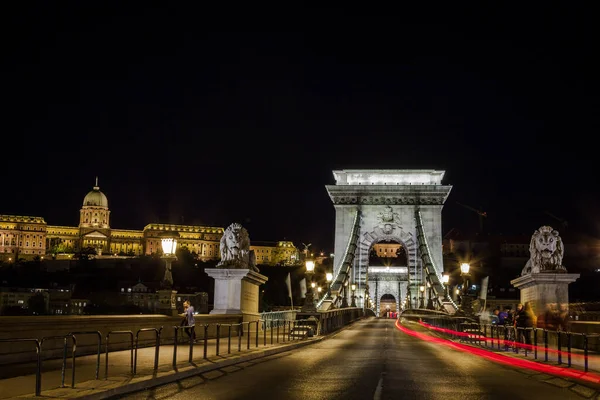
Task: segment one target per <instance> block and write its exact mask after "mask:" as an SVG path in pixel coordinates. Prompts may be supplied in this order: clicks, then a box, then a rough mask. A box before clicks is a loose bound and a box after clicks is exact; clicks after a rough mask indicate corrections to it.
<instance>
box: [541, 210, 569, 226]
mask: <svg viewBox="0 0 600 400" xmlns="http://www.w3.org/2000/svg"><path fill="white" fill-rule="evenodd" d="M544 214H547V215H548V216H550V217H552V218H554V219H555V220H557V221H558V222H560V224H561V226H562V229H563V230H567V226H568V225H569V224H568V223H567V221H566V220H564V219H562V218H558V217H557V216H556V215H554V214H552V213H551V212H549V211H544Z"/></svg>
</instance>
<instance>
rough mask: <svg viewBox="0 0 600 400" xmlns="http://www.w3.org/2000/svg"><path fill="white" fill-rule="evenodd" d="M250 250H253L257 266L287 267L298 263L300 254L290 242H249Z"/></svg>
mask: <svg viewBox="0 0 600 400" xmlns="http://www.w3.org/2000/svg"><path fill="white" fill-rule="evenodd" d="M250 250H254V256H255V257H256V263H257V264H263V265H282V266H289V265H297V264H298V263H299V262H300V252H299V251H298V249H297V248H296V246H294V243H292V242H290V241H285V240H281V241H279V242H250Z"/></svg>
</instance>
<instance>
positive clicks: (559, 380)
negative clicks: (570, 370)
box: [545, 378, 573, 388]
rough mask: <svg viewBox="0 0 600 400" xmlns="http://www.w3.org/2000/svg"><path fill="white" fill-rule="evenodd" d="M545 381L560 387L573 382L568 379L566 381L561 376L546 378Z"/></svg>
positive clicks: (570, 384)
mask: <svg viewBox="0 0 600 400" xmlns="http://www.w3.org/2000/svg"><path fill="white" fill-rule="evenodd" d="M545 382H546V383H549V384H551V385H554V386H558V387H561V388H567V387H569V386H573V382H569V381H567V380H565V379H562V378H551V379H548V380H547V381H545Z"/></svg>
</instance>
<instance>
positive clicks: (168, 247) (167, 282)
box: [157, 235, 177, 316]
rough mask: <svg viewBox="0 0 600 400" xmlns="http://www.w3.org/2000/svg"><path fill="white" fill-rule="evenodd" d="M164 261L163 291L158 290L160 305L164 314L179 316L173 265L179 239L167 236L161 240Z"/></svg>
mask: <svg viewBox="0 0 600 400" xmlns="http://www.w3.org/2000/svg"><path fill="white" fill-rule="evenodd" d="M161 245H162V251H163V255H162V257H161V258H162V259H163V260H165V275H164V277H163V280H162V282H161V285H162V287H163V288H162V289H161V290H158V291H157V292H158V296H159V304H160V308H161V309H162V311H163V313H164V314H166V315H170V316H176V315H177V305H176V303H175V295H176V294H177V291H176V290H173V273H172V263H173V261H174V260H177V256H175V252H176V250H177V238H176V237H175V236H173V235H165V236H164V237H162V238H161Z"/></svg>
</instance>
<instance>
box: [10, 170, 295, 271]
mask: <svg viewBox="0 0 600 400" xmlns="http://www.w3.org/2000/svg"><path fill="white" fill-rule="evenodd" d="M223 231H224V229H223V228H222V227H209V226H197V225H173V224H148V225H146V226H145V227H144V229H143V230H141V231H138V230H127V229H114V228H111V227H110V210H109V208H108V199H107V198H106V195H105V194H104V193H102V192H101V191H100V187H99V186H98V179H96V185H95V186H94V187H93V189H92V190H91V191H90V192H89V193H88V194H87V195H86V196H85V198H84V199H83V205H82V207H81V210H80V211H79V226H76V227H75V226H55V225H47V224H46V221H45V220H44V218H42V217H28V216H17V215H0V260H4V261H9V262H11V261H14V260H18V259H20V258H23V259H33V258H35V257H40V258H43V257H44V255H46V254H57V253H59V254H60V253H67V254H71V253H74V252H77V251H79V250H81V249H84V248H89V247H91V248H94V249H95V250H96V254H97V255H100V256H102V255H105V256H115V255H120V256H140V255H143V254H147V255H149V254H153V253H156V252H158V251H159V250H160V249H161V238H162V237H164V235H166V234H169V233H172V234H176V235H178V239H177V240H178V246H179V247H187V248H188V250H189V251H190V252H193V253H195V254H196V255H197V257H198V258H199V259H201V260H215V259H219V258H220V254H219V242H220V240H221V237H222V236H223ZM252 247H255V246H252ZM254 250H255V253H256V255H257V262H259V263H265V264H270V263H274V262H276V261H277V260H276V259H279V258H281V259H283V260H282V261H285V260H287V261H289V260H295V259H297V256H298V252H297V249H296V247H295V246H294V245H293V243H291V242H286V241H283V242H274V243H271V244H270V245H268V246H265V245H262V246H258V247H256V249H254ZM282 250H283V251H282ZM285 264H288V262H285Z"/></svg>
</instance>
